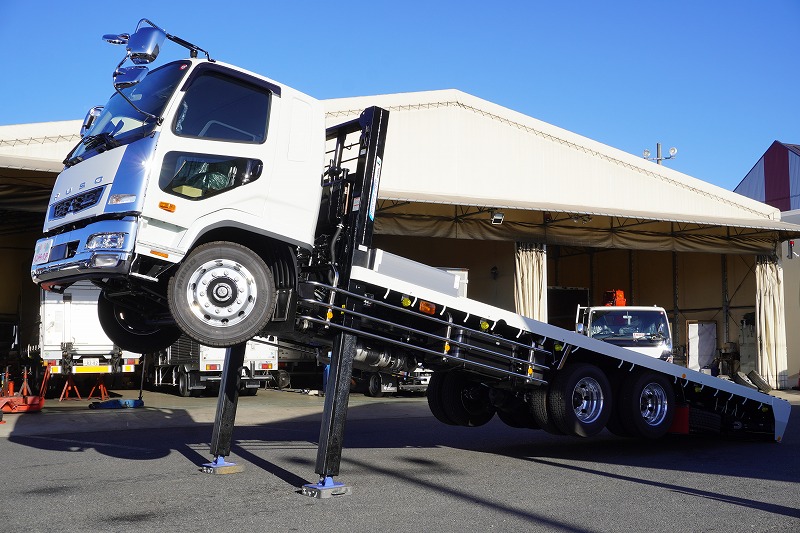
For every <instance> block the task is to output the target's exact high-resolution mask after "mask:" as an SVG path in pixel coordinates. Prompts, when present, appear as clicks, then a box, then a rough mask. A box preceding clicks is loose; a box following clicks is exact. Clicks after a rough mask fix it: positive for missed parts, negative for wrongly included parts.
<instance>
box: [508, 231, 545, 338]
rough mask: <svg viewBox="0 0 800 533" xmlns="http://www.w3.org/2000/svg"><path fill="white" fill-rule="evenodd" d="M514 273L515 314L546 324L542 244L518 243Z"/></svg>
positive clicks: (543, 250) (543, 248)
mask: <svg viewBox="0 0 800 533" xmlns="http://www.w3.org/2000/svg"><path fill="white" fill-rule="evenodd" d="M516 248H517V250H516V269H515V273H514V304H515V305H516V309H517V313H519V314H520V315H524V316H527V317H529V318H532V319H534V320H539V321H540V322H547V255H546V252H545V247H544V245H542V244H532V243H524V242H518V243H517V246H516Z"/></svg>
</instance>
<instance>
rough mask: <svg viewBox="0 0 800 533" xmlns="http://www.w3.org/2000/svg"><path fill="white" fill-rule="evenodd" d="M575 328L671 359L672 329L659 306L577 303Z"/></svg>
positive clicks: (625, 346) (605, 339)
mask: <svg viewBox="0 0 800 533" xmlns="http://www.w3.org/2000/svg"><path fill="white" fill-rule="evenodd" d="M575 331H576V332H578V333H580V334H583V335H586V336H587V337H591V338H593V339H599V340H602V341H605V342H608V343H611V344H614V345H615V346H621V347H623V348H627V349H629V350H633V351H635V352H639V353H641V354H644V355H647V356H649V357H655V358H657V359H661V360H662V361H667V362H670V363H671V362H673V356H672V332H671V331H670V326H669V318H668V317H667V312H666V310H664V309H663V308H662V307H655V306H653V307H645V306H630V305H628V306H608V305H605V306H598V307H582V306H578V312H577V313H576V315H575Z"/></svg>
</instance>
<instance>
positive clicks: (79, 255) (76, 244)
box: [31, 217, 138, 287]
mask: <svg viewBox="0 0 800 533" xmlns="http://www.w3.org/2000/svg"><path fill="white" fill-rule="evenodd" d="M137 228H138V224H137V220H136V218H134V217H127V218H125V219H122V220H102V221H99V222H94V223H92V224H89V225H88V226H86V227H84V228H80V229H75V230H72V231H68V232H65V233H61V234H59V235H54V236H53V237H47V238H44V239H39V240H38V241H37V242H36V251H35V253H34V257H33V263H32V265H31V278H32V279H33V281H34V282H35V283H37V284H39V285H42V286H44V287H47V286H58V285H62V284H71V283H73V282H75V281H78V280H82V279H97V278H106V277H117V276H125V275H127V274H128V273H129V272H130V269H131V263H132V262H133V257H134V253H133V246H134V243H135V242H136V230H137ZM102 233H123V234H124V235H125V239H124V241H123V243H122V246H121V247H120V248H113V249H103V248H95V249H89V248H87V247H86V243H87V241H88V240H89V239H90V238H91V237H92V236H94V235H98V234H102Z"/></svg>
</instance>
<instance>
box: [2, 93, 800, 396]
mask: <svg viewBox="0 0 800 533" xmlns="http://www.w3.org/2000/svg"><path fill="white" fill-rule="evenodd" d="M369 105H379V106H382V107H385V108H387V109H389V110H390V111H391V115H390V122H389V129H388V139H387V146H386V152H385V158H384V165H383V172H382V177H381V189H380V193H379V196H380V202H379V206H378V217H377V220H376V232H377V234H376V236H375V244H376V246H378V247H382V248H385V249H387V250H389V251H392V252H395V253H398V254H401V255H405V256H407V257H410V258H412V259H416V260H418V261H421V262H424V263H427V264H431V265H435V266H441V267H448V268H455V269H459V270H463V271H466V272H467V273H468V279H469V283H468V288H467V291H468V294H469V296H470V297H472V298H475V299H477V300H481V301H484V302H486V303H489V304H492V305H496V306H499V307H503V308H506V309H509V310H516V311H518V312H520V313H522V314H525V315H528V316H531V317H533V318H537V319H540V320H549V321H550V322H552V323H556V324H558V325H561V326H562V327H572V325H571V324H572V322H574V313H575V307H576V305H577V303H584V304H585V303H590V304H600V303H601V301H602V297H603V294H604V292H605V291H607V290H612V289H613V290H618V289H621V290H624V292H625V294H626V298H627V303H628V304H634V305H659V306H661V307H665V308H666V309H667V310H668V311H669V312H670V314H671V318H672V323H673V336H674V337H675V339H674V340H675V342H674V344H675V345H676V346H677V347H678V348H677V349H678V352H679V353H678V354H677V355H678V358H679V360H682V361H683V362H684V364H687V365H689V366H692V367H694V368H701V367H706V366H712V363H715V362H716V361H719V360H722V361H723V362H724V363H725V364H727V365H728V366H727V367H726V368H727V370H728V371H731V370H734V369H735V368H741V369H742V370H745V371H746V370H748V369H750V368H752V369H756V370H758V371H759V372H760V373H761V374H762V375H763V376H764V377H765V378H766V379H767V380H768V381H769V382H770V383H771V384H773V386H779V387H786V386H787V384H788V383H790V381H791V380H792V379H794V380H796V374H795V372H796V370H797V369H798V367H800V363H798V362H796V361H793V360H789V359H788V358H787V346H786V326H785V323H784V320H783V317H784V303H783V291H782V290H781V287H782V283H783V274H782V268H781V261H780V258H779V254H778V253H777V252H778V246H779V243H780V242H782V241H785V240H787V239H789V238H793V237H794V236H796V235H798V236H800V227H799V226H795V225H792V224H788V223H786V222H784V221H782V220H781V216H780V211H779V210H778V209H776V208H774V207H772V206H769V205H767V204H765V203H763V202H761V201H758V200H757V199H751V198H746V197H744V196H742V195H739V194H735V193H733V192H731V191H726V190H724V189H721V188H719V187H715V186H713V185H710V184H708V183H705V182H703V181H701V180H699V179H696V178H692V177H690V176H687V175H685V174H682V173H679V172H676V171H674V170H672V169H670V168H667V167H664V166H661V165H656V164H654V163H652V162H649V161H646V160H644V159H642V158H639V157H636V156H633V155H631V154H627V153H625V152H622V151H620V150H616V149H614V148H611V147H609V146H606V145H603V144H601V143H598V142H595V141H592V140H591V139H587V138H585V137H582V136H580V135H576V134H574V133H571V132H568V131H565V130H563V129H560V128H557V127H555V126H553V125H550V124H546V123H543V122H541V121H538V120H536V119H534V118H531V117H528V116H525V115H523V114H520V113H516V112H514V111H511V110H509V109H506V108H503V107H501V106H498V105H495V104H492V103H491V102H487V101H485V100H481V99H479V98H475V97H473V96H471V95H468V94H465V93H462V92H459V91H455V90H447V91H432V92H423V93H405V94H395V95H382V96H372V97H361V98H346V99H336V100H328V101H326V110H327V112H328V120H329V123H331V124H333V123H337V122H342V121H344V120H347V119H349V118H354V117H355V116H357V114H358V112H359V111H360V110H361V109H363V108H364V107H367V106H369ZM79 126H80V122H79V121H70V122H65V123H47V124H32V125H20V126H4V127H0V178H2V179H1V181H2V185H1V186H0V216H1V217H2V219H3V220H4V221H8V222H9V225H8V226H7V227H6V226H3V228H2V229H0V231H3V232H4V235H3V239H4V240H5V241H6V242H8V243H9V247H11V246H12V244H13V246H14V247H15V248H14V250H16V251H15V255H14V259H13V265H9V266H7V267H6V266H4V267H3V268H4V270H5V269H7V272H8V274H9V275H15V274H14V273H16V275H17V276H18V277H19V280H20V287H22V285H25V284H28V285H29V287H28V288H27V289H21V290H28V289H29V288H30V287H32V284H29V283H28V280H29V277H27V278H26V276H27V272H26V270H27V266H29V263H30V256H31V253H32V249H33V242H34V241H35V239H36V237H37V236H38V228H39V227H41V220H42V215H41V213H43V211H44V209H45V206H46V203H47V197H48V193H49V187H50V186H51V185H52V180H53V179H54V176H55V175H56V173H57V172H58V170H60V168H61V165H60V160H61V159H62V158H63V156H64V155H65V154H66V153H67V152H68V151H69V150H70V149H71V148H72V146H73V145H74V144H75V143H76V142H77V140H78V137H77V135H76V132H77V131H78V128H79ZM23 267H24V268H23ZM548 295H550V297H549V298H548ZM8 304H9V305H7V306H6V307H7V308H8V311H9V314H11V313H12V311H13V310H11V307H13V305H12V303H11V302H8ZM4 312H5V310H4ZM735 365H739V366H735ZM791 369H794V372H792V370H791ZM793 374H794V376H793Z"/></svg>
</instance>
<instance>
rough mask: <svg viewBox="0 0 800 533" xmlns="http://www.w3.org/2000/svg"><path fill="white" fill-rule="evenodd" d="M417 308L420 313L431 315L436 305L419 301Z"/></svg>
mask: <svg viewBox="0 0 800 533" xmlns="http://www.w3.org/2000/svg"><path fill="white" fill-rule="evenodd" d="M419 310H420V312H421V313H425V314H426V315H432V314H434V313H435V312H436V305H434V304H432V303H430V302H426V301H420V302H419Z"/></svg>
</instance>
